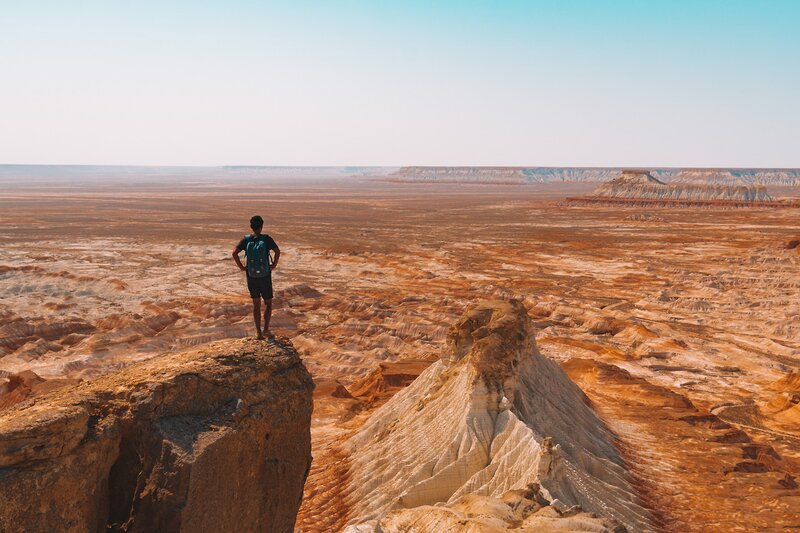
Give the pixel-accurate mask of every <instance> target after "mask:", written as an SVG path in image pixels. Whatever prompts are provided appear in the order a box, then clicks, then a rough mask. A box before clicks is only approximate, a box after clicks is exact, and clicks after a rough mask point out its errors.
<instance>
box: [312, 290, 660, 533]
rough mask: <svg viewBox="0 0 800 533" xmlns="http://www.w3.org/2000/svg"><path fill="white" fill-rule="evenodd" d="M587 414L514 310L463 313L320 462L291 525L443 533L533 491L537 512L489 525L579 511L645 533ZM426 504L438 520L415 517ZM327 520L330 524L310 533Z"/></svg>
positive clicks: (606, 442) (613, 454)
mask: <svg viewBox="0 0 800 533" xmlns="http://www.w3.org/2000/svg"><path fill="white" fill-rule="evenodd" d="M588 403H589V402H588V400H587V398H586V396H585V395H584V394H583V392H582V391H581V390H580V389H579V388H578V387H577V386H576V385H575V384H574V383H573V382H572V381H570V379H569V378H568V377H567V376H566V374H565V373H564V372H563V371H562V370H561V368H560V367H559V366H558V365H557V364H556V363H554V362H553V361H551V360H549V359H547V358H545V357H543V356H541V355H540V354H539V352H538V350H537V348H536V342H535V340H534V331H533V326H532V323H531V321H530V319H529V318H528V315H527V312H526V310H525V308H524V307H523V306H522V305H521V304H520V303H519V302H517V301H510V302H505V303H503V302H495V303H484V304H480V305H476V306H472V307H471V308H469V309H468V311H467V312H466V313H465V314H464V316H463V317H462V319H461V320H460V321H459V322H458V323H457V324H456V325H455V326H454V327H453V328H452V330H451V332H450V334H449V336H448V342H447V348H446V349H445V350H444V352H443V355H442V357H441V358H440V360H438V361H436V362H434V363H433V364H432V365H431V366H430V367H428V369H427V370H425V371H424V372H423V373H422V374H421V375H420V376H419V377H418V378H417V379H416V380H415V381H414V382H413V383H412V384H411V385H410V386H408V387H407V388H405V389H403V390H402V391H400V392H399V393H397V394H396V395H395V396H394V397H393V398H392V399H391V400H389V402H387V403H386V404H385V405H383V406H382V407H380V408H379V409H377V410H376V411H375V412H374V413H372V415H371V416H370V417H369V419H368V420H367V421H366V423H365V424H364V425H363V426H362V427H361V428H360V429H358V430H357V431H356V432H355V433H354V434H353V435H352V436H350V437H349V438H348V439H347V440H346V441H345V442H344V444H343V445H341V446H340V447H337V448H335V449H331V450H329V451H328V457H323V458H322V459H321V463H322V464H324V463H326V462H327V463H328V464H330V463H329V462H330V461H331V456H337V457H341V458H342V460H341V461H340V462H339V464H338V467H336V468H327V469H324V470H322V469H319V470H316V471H314V472H313V473H312V476H311V477H310V479H309V486H310V487H312V488H313V490H312V492H311V500H310V501H309V502H307V505H306V506H305V509H307V513H306V515H305V516H304V517H303V525H305V526H306V527H308V528H309V530H314V531H316V530H323V529H326V527H327V529H328V530H336V529H337V528H338V527H341V526H342V525H344V524H345V523H349V524H350V531H373V530H374V531H395V530H397V531H402V530H404V529H403V528H408V527H411V525H412V524H413V525H414V526H413V527H416V528H418V530H420V531H444V530H447V527H446V524H448V523H450V522H449V521H451V520H456V522H458V520H460V519H458V518H457V517H458V516H459V513H461V514H463V513H467V515H470V512H469V511H466V510H465V507H464V506H465V505H466V506H467V507H469V505H468V504H469V502H472V503H475V502H474V500H471V499H470V498H472V497H474V496H485V497H487V498H488V499H487V500H483V502H482V503H481V504H480V505H479V506H480V507H482V508H486V509H489V508H493V509H495V510H497V511H498V512H500V511H501V510H502V509H503V507H502V506H498V505H497V499H500V498H506V499H508V498H512V496H513V493H512V494H509V491H519V490H523V491H524V490H533V489H532V487H534V486H535V487H536V489H535V490H533V492H532V493H531V494H528V495H527V496H525V499H527V500H531V501H538V502H539V503H538V504H537V506H536V508H535V509H534V508H532V507H530V508H529V509H528V511H529V512H527V513H523V512H521V511H520V513H519V514H518V515H516V516H515V515H514V513H513V508H516V507H519V502H518V505H516V506H515V505H513V504H512V505H510V506H509V508H510V509H512V510H508V512H506V511H503V512H500V514H498V515H497V516H494V518H493V520H494V523H496V524H502V523H503V522H504V521H505V522H507V526H508V527H507V528H511V526H512V525H519V523H523V522H526V521H527V522H526V523H527V524H529V525H530V526H531V527H533V526H534V525H535V524H540V523H541V521H542V520H545V521H547V520H551V519H558V518H560V517H562V514H563V515H564V516H565V517H574V516H575V515H577V514H579V513H580V512H581V510H582V511H583V512H591V513H595V514H597V515H599V516H602V517H606V518H608V519H615V520H618V521H619V522H621V523H624V524H626V525H628V526H632V527H634V528H636V529H647V528H650V527H651V526H652V525H653V520H654V519H653V516H652V515H651V513H650V511H648V510H647V509H646V508H645V506H644V505H643V504H642V502H641V500H640V498H639V496H638V491H637V487H636V482H635V480H634V478H633V476H632V475H631V474H630V473H629V471H628V469H627V465H626V462H625V460H624V459H623V457H622V455H621V454H620V452H619V450H618V449H617V447H616V445H615V437H614V435H613V434H612V433H611V432H610V431H609V430H608V429H607V428H606V427H605V425H604V424H603V422H602V421H601V420H600V419H599V418H598V417H597V415H596V414H595V413H594V412H593V411H592V409H591V408H590V407H589V405H588ZM539 492H541V494H539ZM465 498H466V499H465ZM436 505H438V506H441V505H447V506H448V508H449V510H447V511H446V510H445V508H443V507H437V508H436V512H430V511H425V510H422V509H424V506H436ZM476 505H477V504H476ZM545 508H547V509H545ZM401 510H407V512H401ZM392 511H394V512H392ZM504 513H505V514H504ZM472 514H474V513H472ZM534 515H535V516H534ZM332 516H334V517H336V518H337V521H331V522H329V523H328V524H326V526H320V525H319V521H320V520H325V519H329V518H330V517H332ZM470 516H471V515H470ZM495 519H496V520H495ZM431 520H432V521H431ZM456 522H453V523H456ZM497 527H500V526H499V525H498V526H497ZM561 527H564V528H566V529H568V530H569V529H573V530H584V529H581V527H579V526H577V525H575V526H574V527H572V526H569V525H568V523H563V524H562V525H561ZM602 527H604V526H602V524H601V526H598V529H595V530H601V529H602ZM442 528H444V529H442ZM501 529H504V528H501Z"/></svg>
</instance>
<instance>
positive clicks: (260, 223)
mask: <svg viewBox="0 0 800 533" xmlns="http://www.w3.org/2000/svg"><path fill="white" fill-rule="evenodd" d="M263 227H264V219H263V218H261V217H260V216H258V215H256V216H254V217H252V218H251V219H250V228H252V230H253V231H261V228H263Z"/></svg>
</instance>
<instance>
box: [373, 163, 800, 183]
mask: <svg viewBox="0 0 800 533" xmlns="http://www.w3.org/2000/svg"><path fill="white" fill-rule="evenodd" d="M628 170H629V169H623V168H619V167H419V166H414V167H402V168H400V169H398V170H396V171H394V172H391V173H389V174H387V175H386V176H384V177H382V178H381V179H386V180H390V181H397V182H411V183H415V182H421V183H486V184H526V183H560V182H605V181H609V180H612V179H614V178H615V177H617V176H619V175H620V173H622V172H627V171H628ZM650 173H651V174H652V176H654V177H655V178H656V179H658V180H659V181H662V182H664V183H668V182H677V183H698V184H705V185H782V186H800V169H794V168H790V169H759V168H653V169H651V170H650Z"/></svg>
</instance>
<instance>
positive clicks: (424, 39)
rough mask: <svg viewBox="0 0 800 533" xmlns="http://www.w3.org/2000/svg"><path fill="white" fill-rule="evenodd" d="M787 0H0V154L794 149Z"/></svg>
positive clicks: (407, 159) (444, 158)
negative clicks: (371, 0)
mask: <svg viewBox="0 0 800 533" xmlns="http://www.w3.org/2000/svg"><path fill="white" fill-rule="evenodd" d="M799 127H800V1H798V0H786V1H781V0H751V1H735V0H718V1H712V0H708V1H702V0H686V1H679V0H670V1H658V0H630V1H621V0H620V1H613V0H607V1H603V0H584V1H577V0H551V1H528V2H511V1H501V0H500V1H485V2H479V1H468V0H457V1H443V0H442V1H431V0H428V1H419V2H416V1H396V2H377V1H375V2H366V1H362V2H356V1H346V0H337V1H330V2H311V1H303V2H300V1H286V2H265V1H242V0H227V1H217V2H212V1H203V0H192V1H186V2H182V1H172V2H166V1H147V0H138V1H132V0H131V1H114V0H105V1H97V2H85V1H80V0H74V1H70V2H65V1H61V0H59V1H51V2H46V1H37V0H19V1H7V0H0V163H97V164H179V165H180V164H188V165H219V164H267V165H269V164H289V165H322V164H332V165H340V164H363V165H401V164H425V165H434V164H436V165H554V166H557V165H585V166H591V165H608V166H615V165H626V166H656V165H673V166H772V167H776V166H777V167H781V166H795V167H797V166H800V129H798V128H799Z"/></svg>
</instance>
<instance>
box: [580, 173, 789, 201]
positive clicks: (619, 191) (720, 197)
mask: <svg viewBox="0 0 800 533" xmlns="http://www.w3.org/2000/svg"><path fill="white" fill-rule="evenodd" d="M594 196H595V197H602V198H615V199H616V198H620V199H628V198H636V199H648V200H690V201H739V202H771V201H773V198H772V197H771V196H770V195H769V194H768V193H767V189H766V187H765V186H763V185H711V184H701V183H669V184H667V183H664V182H663V181H660V180H658V179H656V178H655V177H653V175H652V174H650V172H649V171H647V170H623V171H622V173H621V174H620V175H619V176H618V177H617V178H615V179H613V180H611V181H608V182H606V183H603V184H602V185H600V187H598V188H597V189H596V190H595V191H594Z"/></svg>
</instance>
